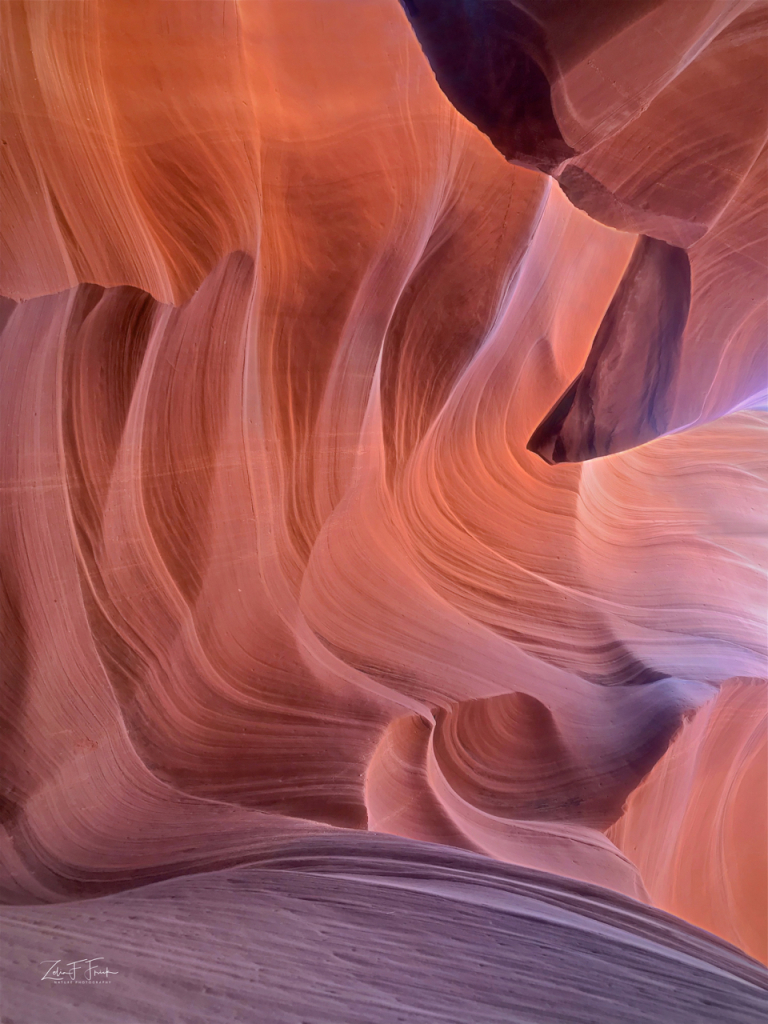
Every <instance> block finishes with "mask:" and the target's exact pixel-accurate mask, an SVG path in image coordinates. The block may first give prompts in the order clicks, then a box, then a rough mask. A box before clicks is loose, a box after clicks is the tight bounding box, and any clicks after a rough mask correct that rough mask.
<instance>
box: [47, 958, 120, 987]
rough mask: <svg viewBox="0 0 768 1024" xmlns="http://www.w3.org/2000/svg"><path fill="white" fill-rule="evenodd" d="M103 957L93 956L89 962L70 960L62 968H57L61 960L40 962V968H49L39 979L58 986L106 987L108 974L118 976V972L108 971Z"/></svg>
mask: <svg viewBox="0 0 768 1024" xmlns="http://www.w3.org/2000/svg"><path fill="white" fill-rule="evenodd" d="M103 960H104V957H103V956H95V957H93V959H91V960H71V961H70V962H69V963H68V964H65V965H64V966H63V967H61V966H59V965H60V964H61V960H41V961H40V966H41V967H42V966H43V965H44V964H50V965H51V966H50V967H49V968H48V970H47V971H46V972H45V974H44V975H43V976H42V978H41V979H40V980H41V981H53V982H57V983H58V984H60V985H108V984H109V976H110V974H119V973H120V972H119V971H110V969H109V968H108V967H107V965H106V964H105V963H102V961H103Z"/></svg>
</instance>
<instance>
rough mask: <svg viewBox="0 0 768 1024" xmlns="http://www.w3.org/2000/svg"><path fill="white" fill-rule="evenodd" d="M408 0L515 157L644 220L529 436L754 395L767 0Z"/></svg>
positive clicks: (581, 439) (677, 417)
mask: <svg viewBox="0 0 768 1024" xmlns="http://www.w3.org/2000/svg"><path fill="white" fill-rule="evenodd" d="M403 6H404V8H405V9H406V11H407V12H408V16H409V18H410V21H411V23H412V25H413V27H414V29H415V31H416V34H417V35H418V37H419V40H420V42H421V44H422V45H423V47H424V50H425V53H426V55H427V56H428V57H429V59H430V62H431V64H432V67H433V68H434V71H435V74H436V76H437V79H438V81H439V82H440V84H441V86H442V87H443V89H444V90H445V91H446V94H447V95H448V97H449V98H450V99H451V100H452V102H454V103H455V104H456V106H457V107H458V109H459V110H461V112H462V113H463V114H465V115H466V116H467V117H468V118H469V119H470V120H471V121H473V122H474V123H475V124H476V125H478V127H479V128H480V129H481V130H482V131H483V132H485V133H486V134H487V135H488V136H489V137H490V139H491V140H492V141H493V143H494V144H495V145H496V146H497V147H498V149H499V150H500V151H501V152H502V153H503V154H504V156H505V157H507V159H509V160H511V161H512V162H514V163H518V164H522V165H524V166H528V167H536V168H538V169H540V170H543V171H546V172H548V173H552V174H553V175H554V176H555V177H556V178H557V180H558V181H559V182H560V184H561V186H562V188H563V190H564V191H565V193H566V195H567V196H568V198H569V199H570V200H571V201H572V202H573V203H574V204H575V205H576V206H578V207H579V208H580V209H583V210H586V211H587V212H588V213H589V214H590V215H591V216H592V217H595V218H596V219H597V220H599V221H601V222H602V223H604V224H609V225H611V226H613V227H616V228H619V229H621V230H623V231H632V232H639V233H640V234H641V235H645V236H648V237H647V238H641V239H639V240H638V242H637V247H636V251H635V253H634V255H633V259H632V262H631V263H630V265H629V267H628V269H627V273H626V277H625V280H624V281H623V282H622V287H621V289H620V290H619V292H618V293H617V295H616V297H615V299H614V302H613V303H612V305H611V308H610V310H609V311H608V313H607V315H606V318H605V320H604V321H603V323H602V325H601V328H600V331H599V332H598V334H597V335H596V337H595V343H594V345H593V346H592V349H591V352H590V355H589V358H588V359H587V361H586V365H585V367H584V370H583V371H582V373H581V374H579V376H578V377H576V378H575V379H574V380H573V382H572V384H571V387H570V388H568V389H567V390H566V391H565V392H564V393H563V394H562V396H561V397H560V399H559V400H558V402H557V403H556V404H555V405H554V406H553V408H552V410H551V411H550V413H549V415H548V416H547V417H545V418H544V419H543V421H542V422H541V423H540V424H539V426H538V429H537V430H536V431H535V432H534V433H533V435H532V437H531V439H530V445H531V448H532V449H533V450H534V451H536V452H538V454H540V455H541V456H542V457H543V458H544V459H546V460H547V461H549V462H566V461H567V462H581V461H583V460H584V459H589V458H594V457H596V456H604V455H608V454H611V453H615V452H620V451H624V450H626V449H627V448H632V447H634V446H636V445H638V444H642V443H644V442H646V441H649V440H651V439H652V438H654V437H658V436H660V435H662V434H666V433H670V432H673V431H678V430H683V429H686V428H688V427H690V426H692V425H694V424H697V423H706V422H708V421H710V420H713V419H716V418H718V417H720V416H723V415H725V414H727V413H728V412H731V411H733V410H735V409H744V408H749V407H756V406H764V405H765V402H766V388H767V387H768V346H766V344H765V337H766V317H767V316H768V314H767V312H766V287H765V280H766V272H767V271H768V208H767V206H766V203H767V201H768V200H767V198H766V197H767V196H768V182H767V181H766V171H767V170H768V151H766V148H765V146H766V139H768V61H766V58H765V53H766V46H767V45H768V5H766V4H765V2H764V0H633V2H631V3H611V2H607V0H585V2H578V3H560V2H559V0H403ZM735 282H738V285H737V286H736V287H734V285H735ZM641 324H642V325H644V327H645V328H646V329H643V328H641V327H640V325H641Z"/></svg>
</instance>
